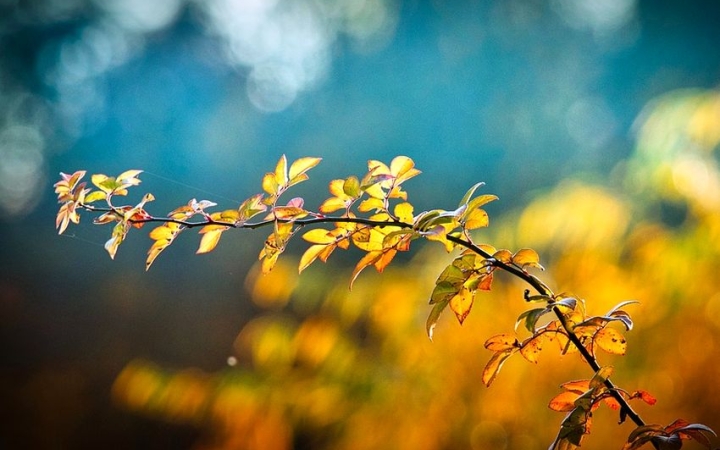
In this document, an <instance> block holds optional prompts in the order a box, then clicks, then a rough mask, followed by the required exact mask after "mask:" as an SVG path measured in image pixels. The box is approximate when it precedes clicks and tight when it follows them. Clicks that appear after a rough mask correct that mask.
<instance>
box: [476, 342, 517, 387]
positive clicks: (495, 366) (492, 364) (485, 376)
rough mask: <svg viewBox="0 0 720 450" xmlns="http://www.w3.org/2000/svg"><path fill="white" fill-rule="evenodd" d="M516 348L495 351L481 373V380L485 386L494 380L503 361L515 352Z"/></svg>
mask: <svg viewBox="0 0 720 450" xmlns="http://www.w3.org/2000/svg"><path fill="white" fill-rule="evenodd" d="M516 351H517V349H510V350H505V351H501V352H495V354H494V355H493V356H492V357H491V358H490V360H489V361H488V362H487V364H486V365H485V369H483V373H482V382H483V384H484V385H485V386H490V384H492V382H493V381H494V380H495V377H496V376H497V374H498V373H499V372H500V369H501V368H502V366H503V364H504V363H505V361H506V360H507V359H508V358H509V357H511V356H512V355H513V353H515V352H516Z"/></svg>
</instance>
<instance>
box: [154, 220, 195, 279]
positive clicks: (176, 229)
mask: <svg viewBox="0 0 720 450" xmlns="http://www.w3.org/2000/svg"><path fill="white" fill-rule="evenodd" d="M184 228H185V227H184V226H182V225H180V224H177V223H175V222H166V223H164V224H162V225H160V226H159V227H156V228H154V229H153V230H152V231H151V232H150V239H153V240H154V241H155V242H154V243H153V245H152V246H151V247H150V249H149V250H148V256H147V259H146V260H145V270H148V269H150V266H151V265H152V263H153V262H154V261H155V258H157V257H158V255H160V253H162V251H163V250H165V249H166V248H167V247H168V246H169V245H170V244H172V242H173V241H174V240H175V238H176V237H177V235H178V234H180V232H181V231H182V230H183V229H184Z"/></svg>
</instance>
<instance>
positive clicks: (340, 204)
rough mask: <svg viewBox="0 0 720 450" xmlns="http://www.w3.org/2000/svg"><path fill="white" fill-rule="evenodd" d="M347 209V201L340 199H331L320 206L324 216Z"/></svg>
mask: <svg viewBox="0 0 720 450" xmlns="http://www.w3.org/2000/svg"><path fill="white" fill-rule="evenodd" d="M346 207H347V203H345V200H343V199H341V198H338V197H330V198H329V199H327V200H325V201H324V202H323V203H322V205H320V212H321V213H323V214H329V213H332V212H335V211H337V210H338V209H343V208H346Z"/></svg>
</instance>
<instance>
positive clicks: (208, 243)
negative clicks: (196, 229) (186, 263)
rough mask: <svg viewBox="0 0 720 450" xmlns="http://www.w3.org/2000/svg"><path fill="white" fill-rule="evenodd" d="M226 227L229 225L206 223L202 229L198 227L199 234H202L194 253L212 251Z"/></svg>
mask: <svg viewBox="0 0 720 450" xmlns="http://www.w3.org/2000/svg"><path fill="white" fill-rule="evenodd" d="M228 228H229V227H226V226H223V225H206V226H204V227H202V229H200V234H202V235H203V236H202V239H200V246H199V247H198V249H197V252H195V253H196V254H202V253H209V252H211V251H213V250H214V249H215V247H216V246H217V244H218V242H219V241H220V237H221V236H222V234H223V232H224V231H226V230H227V229H228Z"/></svg>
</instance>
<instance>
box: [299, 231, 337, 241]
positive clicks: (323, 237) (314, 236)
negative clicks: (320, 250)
mask: <svg viewBox="0 0 720 450" xmlns="http://www.w3.org/2000/svg"><path fill="white" fill-rule="evenodd" d="M302 238H303V239H305V240H306V241H308V242H310V243H311V244H331V243H333V242H335V240H336V238H335V236H333V235H332V234H330V232H329V231H328V230H324V229H322V228H316V229H314V230H310V231H308V232H307V233H305V234H303V236H302Z"/></svg>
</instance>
